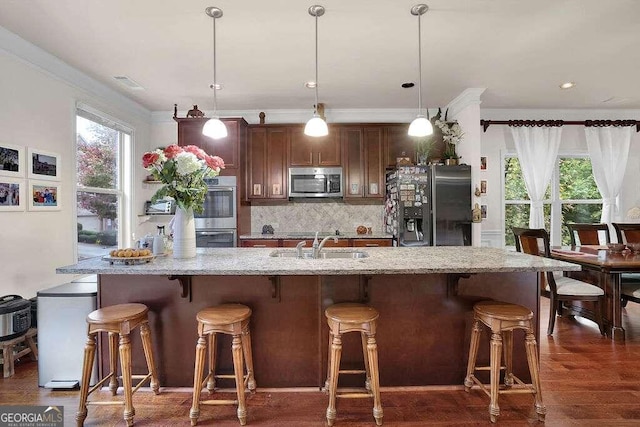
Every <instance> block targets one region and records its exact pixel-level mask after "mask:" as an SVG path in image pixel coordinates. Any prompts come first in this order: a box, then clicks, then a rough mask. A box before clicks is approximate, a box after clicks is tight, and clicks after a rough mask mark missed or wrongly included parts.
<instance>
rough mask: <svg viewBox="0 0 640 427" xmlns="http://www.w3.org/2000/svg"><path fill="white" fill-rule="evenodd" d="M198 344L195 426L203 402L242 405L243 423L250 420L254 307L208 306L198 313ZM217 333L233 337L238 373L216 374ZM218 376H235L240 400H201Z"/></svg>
mask: <svg viewBox="0 0 640 427" xmlns="http://www.w3.org/2000/svg"><path fill="white" fill-rule="evenodd" d="M196 318H197V320H198V343H197V345H196V363H195V369H194V373H193V405H192V406H191V411H190V412H189V418H191V425H192V426H195V425H196V424H197V423H198V417H199V416H200V405H238V419H239V420H240V425H245V424H246V423H247V409H246V404H245V396H244V389H245V387H247V388H249V390H250V391H254V390H255V389H256V380H255V379H254V377H253V357H252V355H251V334H250V333H249V319H250V318H251V309H250V308H249V307H247V306H245V305H241V304H222V305H219V306H216V307H210V308H205V309H204V310H201V311H199V312H198V314H197V316H196ZM216 334H228V335H232V336H233V342H232V346H231V350H232V353H233V370H234V375H216V373H215V369H216V352H215V348H216ZM207 345H208V346H209V351H208V359H209V372H208V374H207V376H206V377H205V378H204V380H203V379H202V376H203V374H204V362H205V354H206V353H207V351H206V350H207ZM243 355H244V362H245V363H246V365H247V374H246V375H244V365H243ZM216 378H235V380H236V393H237V396H238V400H220V399H218V400H200V394H201V392H202V389H203V388H204V387H205V386H206V388H207V390H208V391H209V394H211V393H213V391H214V388H215V379H216Z"/></svg>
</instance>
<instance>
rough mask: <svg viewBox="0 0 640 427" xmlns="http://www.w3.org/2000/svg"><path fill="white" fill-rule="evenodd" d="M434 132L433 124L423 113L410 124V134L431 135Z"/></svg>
mask: <svg viewBox="0 0 640 427" xmlns="http://www.w3.org/2000/svg"><path fill="white" fill-rule="evenodd" d="M432 133H433V125H432V124H431V121H430V120H429V119H427V118H426V117H425V116H423V115H418V117H416V118H415V119H413V121H412V122H411V124H410V125H409V136H429V135H431V134H432Z"/></svg>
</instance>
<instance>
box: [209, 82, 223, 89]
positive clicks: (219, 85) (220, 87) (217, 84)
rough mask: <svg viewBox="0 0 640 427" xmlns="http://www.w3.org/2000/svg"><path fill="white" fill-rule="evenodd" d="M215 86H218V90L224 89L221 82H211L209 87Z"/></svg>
mask: <svg viewBox="0 0 640 427" xmlns="http://www.w3.org/2000/svg"><path fill="white" fill-rule="evenodd" d="M214 87H215V88H216V90H222V85H221V84H220V83H216V84H213V83H211V84H210V85H209V89H213V88H214Z"/></svg>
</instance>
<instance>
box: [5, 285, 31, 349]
mask: <svg viewBox="0 0 640 427" xmlns="http://www.w3.org/2000/svg"><path fill="white" fill-rule="evenodd" d="M29 327H31V301H29V300H26V299H24V298H22V297H21V296H20V295H5V296H3V297H2V298H0V341H6V340H10V339H12V338H15V337H19V336H20V335H24V334H25V333H26V332H27V331H28V330H29Z"/></svg>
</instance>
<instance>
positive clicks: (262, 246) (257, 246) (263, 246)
mask: <svg viewBox="0 0 640 427" xmlns="http://www.w3.org/2000/svg"><path fill="white" fill-rule="evenodd" d="M253 247H254V248H266V247H267V245H253Z"/></svg>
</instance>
